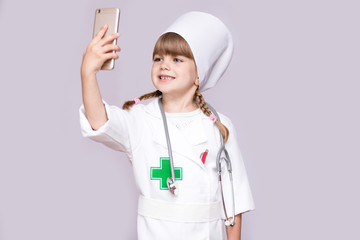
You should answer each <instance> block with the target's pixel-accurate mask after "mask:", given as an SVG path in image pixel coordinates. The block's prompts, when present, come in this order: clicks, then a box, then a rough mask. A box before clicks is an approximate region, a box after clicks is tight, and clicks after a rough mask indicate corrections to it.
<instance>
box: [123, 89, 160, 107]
mask: <svg viewBox="0 0 360 240" xmlns="http://www.w3.org/2000/svg"><path fill="white" fill-rule="evenodd" d="M161 95H162V92H160V91H159V90H156V91H154V92H151V93H145V94H143V95H141V96H140V97H139V100H140V101H143V100H147V99H150V98H154V97H158V96H161ZM134 104H135V101H134V100H130V101H127V102H125V103H124V105H123V107H122V108H123V109H126V110H130V108H131V107H132V106H133V105H134Z"/></svg>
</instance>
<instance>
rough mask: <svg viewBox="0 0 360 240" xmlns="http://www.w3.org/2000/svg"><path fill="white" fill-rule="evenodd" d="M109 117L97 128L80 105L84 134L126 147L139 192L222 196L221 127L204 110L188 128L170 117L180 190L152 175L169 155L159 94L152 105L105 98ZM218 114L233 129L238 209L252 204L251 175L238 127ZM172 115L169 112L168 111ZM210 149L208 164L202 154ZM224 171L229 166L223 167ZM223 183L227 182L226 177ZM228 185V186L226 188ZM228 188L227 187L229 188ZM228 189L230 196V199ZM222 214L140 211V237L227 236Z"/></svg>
mask: <svg viewBox="0 0 360 240" xmlns="http://www.w3.org/2000/svg"><path fill="white" fill-rule="evenodd" d="M105 108H106V112H107V116H108V118H109V120H108V121H107V122H106V123H105V124H104V125H103V126H102V127H101V128H99V129H98V130H97V131H94V130H92V128H91V126H90V124H89V122H88V120H87V118H86V113H85V111H84V108H83V107H81V108H80V123H81V128H82V134H83V135H84V136H85V137H89V138H91V139H93V140H94V141H98V142H101V143H104V144H105V145H107V146H108V147H110V148H113V149H115V150H118V151H122V152H125V153H126V154H127V156H128V158H129V159H130V161H131V164H132V166H133V171H134V177H135V182H136V185H137V186H138V188H139V191H140V195H141V196H144V197H146V198H150V199H155V200H161V201H166V202H169V203H180V204H187V203H190V204H209V203H212V202H218V201H221V194H220V188H219V184H218V178H217V169H216V164H215V163H216V154H217V152H218V149H219V147H220V141H219V131H218V129H217V127H216V125H214V123H213V122H212V121H211V120H210V119H209V117H207V116H205V115H204V114H203V113H201V112H200V114H197V117H196V116H195V117H194V116H191V118H192V121H191V122H190V123H189V124H188V125H187V126H186V128H184V129H178V128H177V127H176V126H175V125H174V124H172V121H169V124H168V125H169V126H168V127H169V134H170V139H171V144H172V150H173V157H174V165H175V167H181V168H182V172H183V176H182V180H178V181H176V182H177V184H178V187H179V188H178V189H179V194H178V196H176V197H175V196H174V195H172V194H171V193H170V191H168V190H160V180H151V176H150V175H151V174H150V169H151V167H159V166H160V158H161V157H167V156H168V153H167V145H166V138H165V132H164V127H163V123H162V119H161V114H160V110H159V106H158V99H154V100H153V101H151V102H150V103H149V104H148V105H143V104H137V105H135V106H134V107H133V108H132V109H131V110H130V111H125V110H122V109H120V108H118V107H115V106H109V105H108V104H106V103H105ZM219 115H220V118H221V120H222V122H223V124H225V125H226V126H227V128H228V129H229V131H230V135H229V140H228V142H227V143H226V148H227V150H228V152H229V155H230V158H231V160H232V165H233V178H234V190H235V214H239V213H243V212H246V211H249V210H252V209H254V202H253V198H252V194H251V190H250V186H249V183H248V178H247V174H246V170H245V166H244V163H243V159H242V156H241V153H240V151H239V147H238V143H237V140H236V131H235V129H234V127H233V125H232V123H231V121H230V120H229V119H228V118H227V117H226V116H224V115H222V114H219ZM169 118H171V116H169ZM206 149H208V150H209V153H208V155H207V159H206V161H205V164H203V163H202V162H201V159H200V155H201V153H202V152H204V151H205V150H206ZM225 172H226V171H225ZM223 181H224V184H225V185H227V186H229V184H230V183H229V181H228V179H227V177H224V179H223ZM225 190H226V189H225ZM227 192H229V191H225V193H227ZM230 198H231V196H230V194H225V199H226V201H231V199H230ZM223 230H224V224H223V221H222V220H216V221H209V222H191V223H180V222H175V221H167V220H161V219H155V218H151V217H147V216H142V215H138V239H139V240H142V239H146V240H152V239H154V240H155V239H156V240H161V239H172V240H173V239H174V240H175V239H179V240H180V239H203V240H209V239H214V240H219V239H224V236H223V234H222V233H223Z"/></svg>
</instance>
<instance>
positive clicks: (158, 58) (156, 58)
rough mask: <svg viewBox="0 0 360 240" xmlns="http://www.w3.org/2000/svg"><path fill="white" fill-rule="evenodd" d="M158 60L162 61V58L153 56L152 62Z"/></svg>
mask: <svg viewBox="0 0 360 240" xmlns="http://www.w3.org/2000/svg"><path fill="white" fill-rule="evenodd" d="M160 61H162V58H160V57H154V62H160Z"/></svg>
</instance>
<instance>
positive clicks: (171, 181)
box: [158, 97, 235, 226]
mask: <svg viewBox="0 0 360 240" xmlns="http://www.w3.org/2000/svg"><path fill="white" fill-rule="evenodd" d="M158 103H159V107H160V112H161V116H162V119H163V124H164V130H165V135H166V143H167V146H168V153H169V159H170V168H171V178H168V179H167V185H168V189H169V190H170V192H171V193H173V194H175V195H176V193H177V189H176V184H175V171H174V160H173V155H172V149H171V142H170V136H169V129H168V125H167V120H166V115H165V111H164V108H163V106H162V97H159V100H158ZM206 104H207V106H208V107H209V108H210V110H211V112H212V113H213V114H215V116H216V117H217V119H218V121H220V117H219V115H218V113H217V112H216V110H215V109H214V108H213V107H212V106H211V105H210V104H208V103H206ZM219 131H220V130H219ZM219 133H220V132H219ZM220 141H221V147H220V150H219V152H218V154H217V157H216V167H217V172H218V178H219V184H220V190H221V199H222V204H223V208H224V213H225V218H226V220H225V225H226V226H234V224H235V198H234V184H233V178H232V166H231V161H230V157H229V154H228V152H227V150H226V148H225V143H224V139H223V136H222V134H221V133H220ZM223 155H224V156H223ZM222 160H224V161H225V163H226V167H227V171H228V173H229V179H230V183H231V197H232V200H233V201H232V210H233V211H232V212H233V214H232V219H231V220H230V221H229V218H228V215H227V211H226V204H225V199H224V190H223V181H222V175H221V172H222V170H221V161H222Z"/></svg>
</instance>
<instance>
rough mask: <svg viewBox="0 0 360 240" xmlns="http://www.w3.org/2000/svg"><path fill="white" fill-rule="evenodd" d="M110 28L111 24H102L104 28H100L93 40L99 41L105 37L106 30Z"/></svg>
mask: <svg viewBox="0 0 360 240" xmlns="http://www.w3.org/2000/svg"><path fill="white" fill-rule="evenodd" d="M108 28H109V26H108V25H107V24H105V25H104V26H102V28H100V31H99V32H98V33H97V34H96V35H95V37H94V38H93V40H92V42H99V41H100V40H101V39H102V38H103V37H104V35H105V33H106V31H107V30H108Z"/></svg>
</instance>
